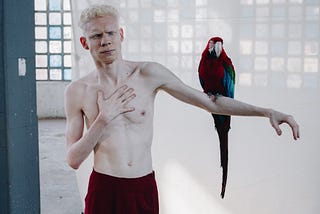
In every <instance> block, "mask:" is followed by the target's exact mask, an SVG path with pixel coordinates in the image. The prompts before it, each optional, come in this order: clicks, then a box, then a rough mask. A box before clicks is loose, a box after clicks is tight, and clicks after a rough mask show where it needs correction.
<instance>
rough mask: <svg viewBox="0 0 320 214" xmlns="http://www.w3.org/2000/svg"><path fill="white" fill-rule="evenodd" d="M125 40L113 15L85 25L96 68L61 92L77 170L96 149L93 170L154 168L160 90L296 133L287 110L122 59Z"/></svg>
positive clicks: (126, 173)
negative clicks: (206, 89)
mask: <svg viewBox="0 0 320 214" xmlns="http://www.w3.org/2000/svg"><path fill="white" fill-rule="evenodd" d="M123 40H124V33H123V29H122V28H120V27H119V24H118V19H117V18H116V17H113V16H111V15H105V16H102V17H96V18H94V19H92V20H90V21H89V22H88V23H86V25H85V31H84V36H83V37H81V38H80V42H81V44H82V46H83V48H85V49H87V50H89V51H90V54H91V56H92V57H93V60H94V62H95V65H96V69H95V70H94V71H92V72H91V73H89V74H88V75H86V76H84V77H83V78H81V79H79V80H77V81H74V82H72V83H71V84H70V85H69V86H68V88H67V89H66V92H65V110H66V117H67V125H66V126H67V127H66V141H67V161H68V164H69V165H70V166H71V167H72V168H74V169H77V168H78V167H79V166H80V165H81V163H82V162H83V161H84V160H85V159H86V158H87V157H88V155H89V154H90V153H91V151H94V169H95V170H96V171H97V172H100V173H103V174H108V175H112V176H117V177H126V178H134V177H141V176H144V175H146V174H149V173H150V172H152V170H153V168H152V157H151V145H152V135H153V114H154V100H155V97H156V94H157V92H158V91H160V90H163V91H165V92H167V93H169V94H170V95H172V96H173V97H175V98H177V99H178V100H181V101H183V102H185V103H189V104H191V105H195V106H198V107H200V108H202V109H204V110H206V111H208V112H212V113H215V114H226V115H239V116H259V117H266V118H269V121H270V124H271V126H272V127H273V128H274V129H275V130H276V132H277V134H278V135H281V129H280V128H279V125H280V124H282V123H287V124H288V125H289V126H290V127H291V129H292V133H293V138H294V139H297V138H299V127H298V124H297V123H296V122H295V120H294V118H293V117H292V116H290V115H287V114H284V113H281V112H278V111H275V110H273V109H269V108H261V107H257V106H253V105H250V104H246V103H243V102H240V101H237V100H233V99H229V98H226V97H219V98H216V97H214V96H211V97H208V96H207V95H206V94H204V93H203V92H201V91H199V90H196V89H193V88H191V87H189V86H187V85H186V84H184V83H183V82H182V81H181V80H179V79H178V78H177V77H176V76H175V75H174V74H173V73H172V72H171V71H169V70H168V69H167V68H165V67H164V66H162V65H160V64H158V63H154V62H132V61H127V60H124V59H123V58H122V55H121V43H122V41H123ZM85 125H86V127H87V131H86V132H84V126H85Z"/></svg>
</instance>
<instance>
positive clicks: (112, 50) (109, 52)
mask: <svg viewBox="0 0 320 214" xmlns="http://www.w3.org/2000/svg"><path fill="white" fill-rule="evenodd" d="M114 51H115V50H114V49H111V50H105V51H100V54H105V55H111V54H112V53H113V52H114Z"/></svg>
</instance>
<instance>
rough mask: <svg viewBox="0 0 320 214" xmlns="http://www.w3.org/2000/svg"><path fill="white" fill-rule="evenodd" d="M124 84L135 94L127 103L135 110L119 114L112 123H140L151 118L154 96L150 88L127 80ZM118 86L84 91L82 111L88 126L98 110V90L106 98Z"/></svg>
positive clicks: (92, 88)
mask: <svg viewBox="0 0 320 214" xmlns="http://www.w3.org/2000/svg"><path fill="white" fill-rule="evenodd" d="M125 84H126V85H127V86H128V87H129V88H133V89H134V94H135V95H136V96H135V98H134V99H133V100H131V101H130V102H129V103H128V104H127V106H128V107H134V109H135V110H134V111H132V112H127V113H123V114H120V115H119V116H117V118H115V119H114V121H112V123H113V124H115V123H118V124H119V123H125V124H141V123H145V122H147V121H150V120H152V117H153V108H154V107H153V105H154V97H155V94H154V92H153V91H152V89H150V88H148V86H147V85H146V84H141V83H140V84H137V83H136V82H130V81H128V82H126V83H125ZM119 87H121V85H120V86H117V87H104V88H103V87H91V88H89V89H88V90H87V91H86V93H85V95H84V96H83V107H82V111H83V114H84V116H85V119H86V123H87V126H88V127H89V126H90V125H91V124H92V123H93V122H94V120H95V119H96V117H97V115H98V114H99V111H100V110H99V106H98V103H97V99H98V91H103V93H104V99H108V98H109V97H110V96H111V95H112V93H114V91H115V90H117V89H118V88H119ZM107 108H108V107H107Z"/></svg>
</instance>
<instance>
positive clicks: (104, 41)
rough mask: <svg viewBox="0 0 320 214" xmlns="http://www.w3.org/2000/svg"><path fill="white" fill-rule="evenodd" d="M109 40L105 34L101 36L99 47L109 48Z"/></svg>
mask: <svg viewBox="0 0 320 214" xmlns="http://www.w3.org/2000/svg"><path fill="white" fill-rule="evenodd" d="M111 43H112V42H111V38H110V37H109V36H108V35H107V34H103V36H102V39H101V46H109V45H111Z"/></svg>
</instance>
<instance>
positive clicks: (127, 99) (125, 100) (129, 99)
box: [122, 94, 136, 105]
mask: <svg viewBox="0 0 320 214" xmlns="http://www.w3.org/2000/svg"><path fill="white" fill-rule="evenodd" d="M135 97H136V94H131V95H130V96H129V97H127V98H124V99H123V100H122V103H123V104H124V105H126V104H128V103H129V102H130V101H131V100H133V99H134V98H135Z"/></svg>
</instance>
